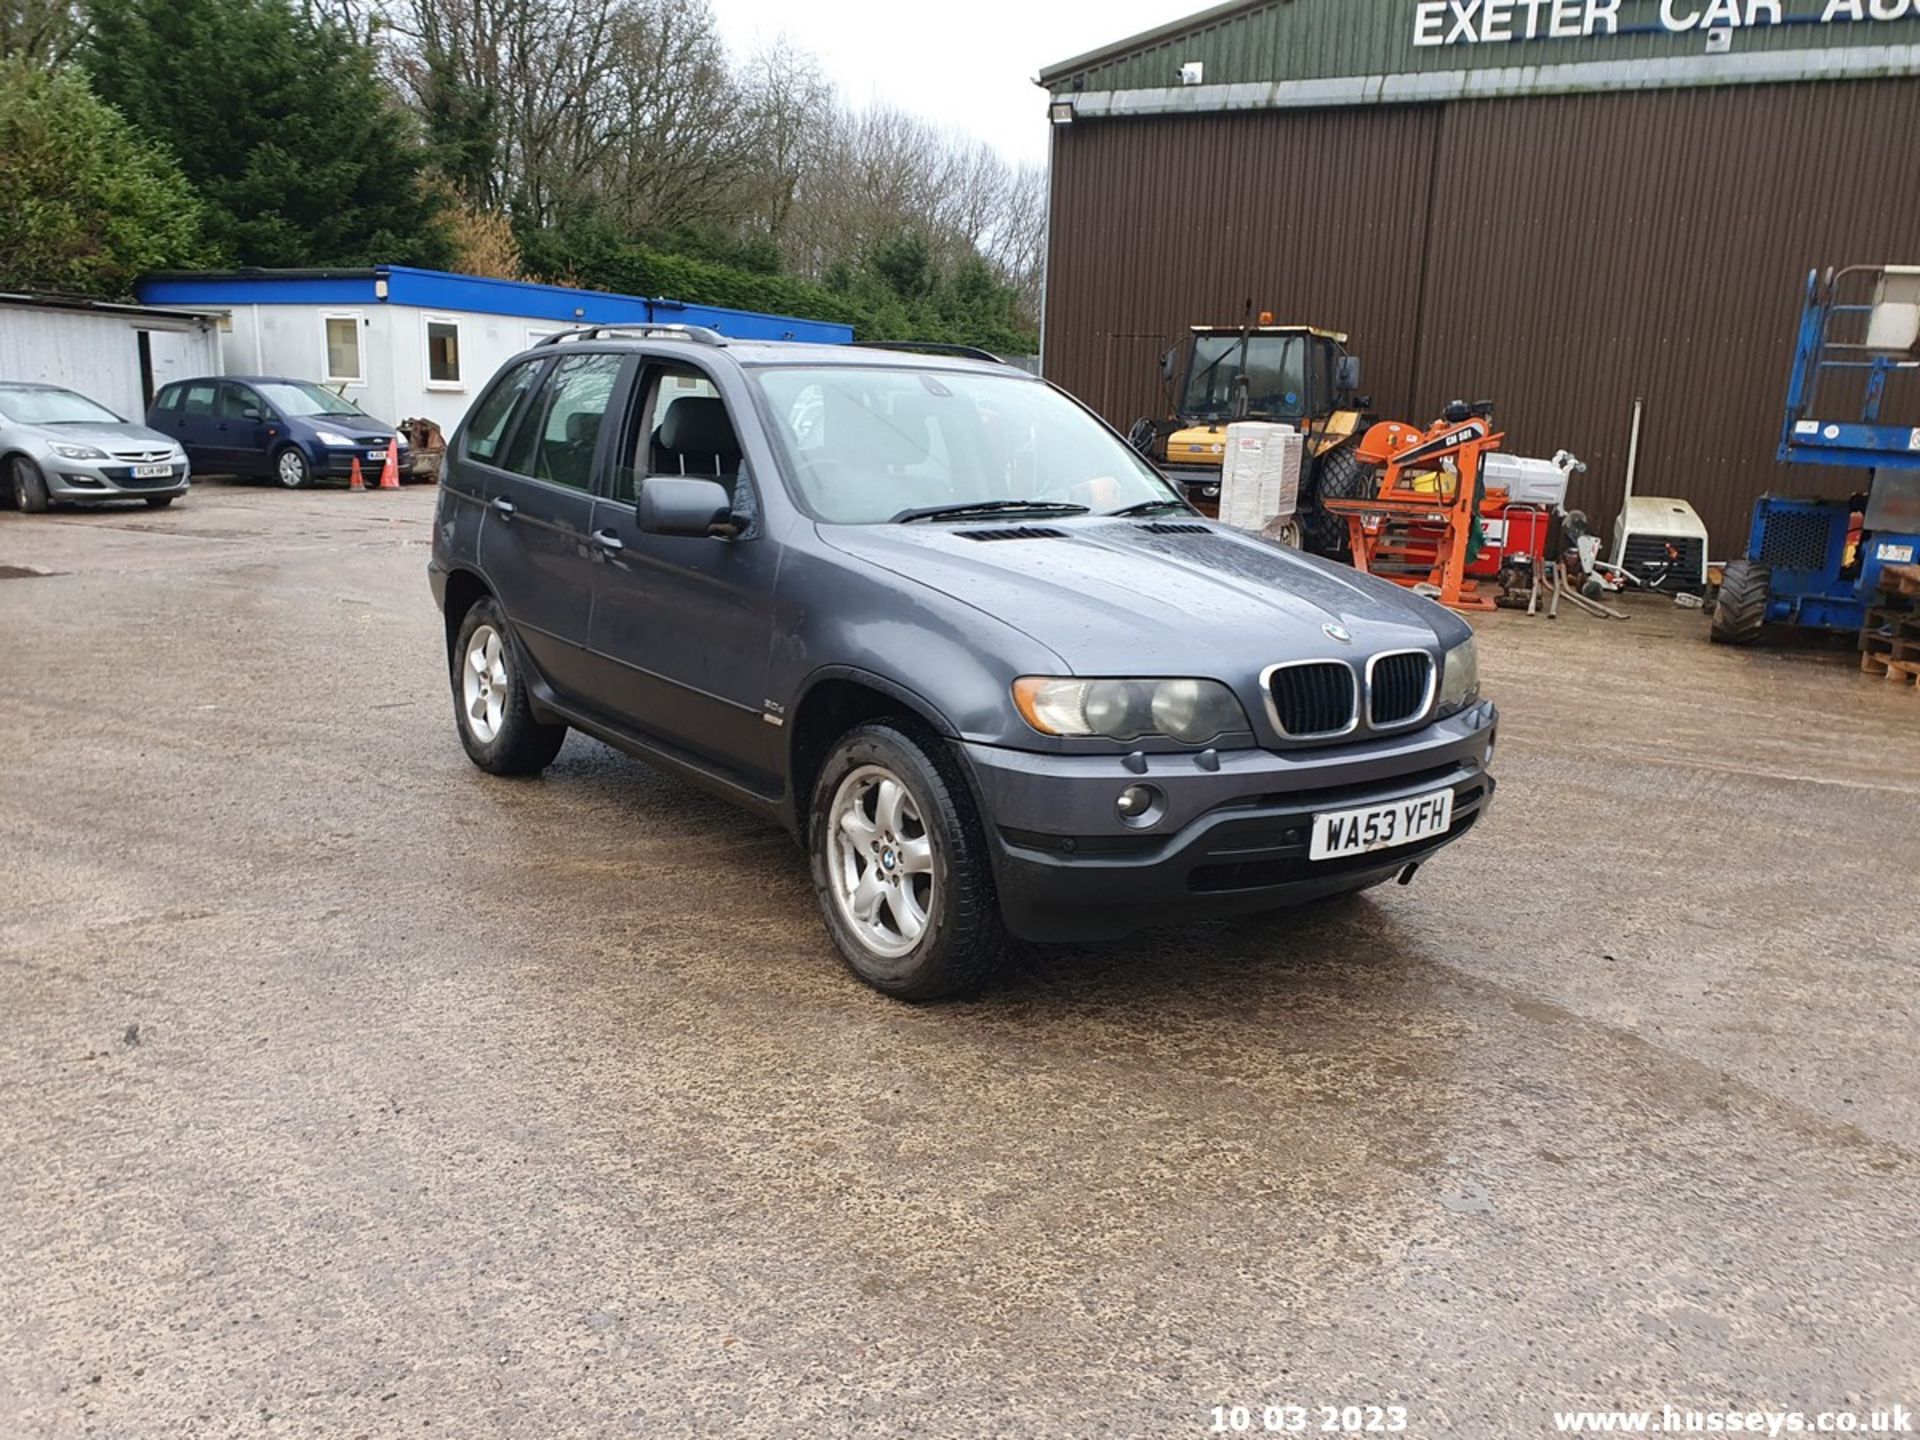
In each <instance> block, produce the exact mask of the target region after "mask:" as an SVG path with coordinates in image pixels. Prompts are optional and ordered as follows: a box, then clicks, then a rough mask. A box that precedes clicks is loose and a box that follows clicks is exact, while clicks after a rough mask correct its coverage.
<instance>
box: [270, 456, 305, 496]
mask: <svg viewBox="0 0 1920 1440" xmlns="http://www.w3.org/2000/svg"><path fill="white" fill-rule="evenodd" d="M273 478H274V479H275V480H278V481H279V482H280V483H281V485H283V486H285V487H286V488H287V489H289V490H304V489H306V488H307V486H309V485H310V484H312V483H313V467H312V466H310V465H309V464H307V457H306V456H304V455H302V454H301V453H300V451H299V449H298V448H297V447H296V446H293V445H286V446H282V447H281V450H280V453H279V454H278V455H275V456H274V457H273Z"/></svg>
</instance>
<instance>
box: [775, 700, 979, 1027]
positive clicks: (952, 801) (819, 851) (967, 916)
mask: <svg viewBox="0 0 1920 1440" xmlns="http://www.w3.org/2000/svg"><path fill="white" fill-rule="evenodd" d="M808 830H809V835H808V838H809V847H808V848H809V850H810V851H811V855H812V861H813V883H814V889H815V891H816V892H817V893H818V895H819V897H820V908H821V912H822V913H823V914H824V915H825V917H826V921H827V930H828V932H829V933H830V934H831V935H832V936H833V940H834V944H835V945H836V946H837V947H838V948H839V951H840V955H841V958H842V959H844V960H845V961H846V963H847V967H848V968H849V969H851V970H852V971H853V973H854V974H855V975H857V976H859V977H860V978H861V979H862V980H864V981H866V983H867V984H869V985H871V986H873V987H874V989H876V990H879V991H881V992H882V993H884V994H887V995H891V996H893V997H895V998H896V999H900V1000H938V999H943V998H945V997H947V996H951V995H957V994H962V993H964V992H966V991H969V990H972V989H973V988H975V987H976V986H977V985H979V984H980V982H981V981H982V980H984V979H985V978H986V977H987V976H988V975H989V974H990V973H991V972H992V971H993V970H994V968H995V967H996V966H997V965H998V963H999V961H1000V959H1001V957H1002V955H1003V953H1004V951H1005V947H1006V935H1005V931H1004V929H1003V927H1002V925H1001V922H1000V910H999V903H998V901H997V899H996V897H995V894H994V888H993V875H992V871H991V870H990V869H989V866H988V860H987V848H986V840H985V836H984V833H983V832H982V830H981V826H980V819H979V816H978V814H977V813H976V812H975V810H974V806H973V800H972V797H971V796H970V795H969V794H968V791H967V788H966V783H965V781H964V780H963V779H962V778H961V777H960V775H959V773H958V771H957V769H956V767H955V766H954V763H953V761H952V759H951V757H949V756H947V755H946V754H944V752H943V751H942V750H941V749H940V742H939V741H938V740H937V739H935V738H934V737H932V736H930V735H922V734H921V733H919V732H917V731H912V730H909V729H908V728H906V727H904V726H902V725H899V724H893V723H876V724H870V725H862V726H860V727H859V728H858V729H856V730H853V731H851V732H849V733H848V734H847V735H846V736H845V737H844V738H843V739H842V740H841V741H840V743H839V744H838V745H837V746H835V747H834V751H833V753H832V755H830V756H829V757H828V758H827V763H826V764H825V766H824V767H822V769H821V772H820V779H819V782H818V784H816V785H815V787H814V792H813V804H812V814H811V819H810V823H809V827H808Z"/></svg>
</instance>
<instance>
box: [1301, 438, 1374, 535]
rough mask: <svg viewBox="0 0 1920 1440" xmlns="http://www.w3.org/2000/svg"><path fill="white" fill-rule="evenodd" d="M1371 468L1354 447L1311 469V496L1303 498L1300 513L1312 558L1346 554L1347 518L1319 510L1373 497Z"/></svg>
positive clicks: (1324, 457)
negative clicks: (1328, 504) (1331, 502)
mask: <svg viewBox="0 0 1920 1440" xmlns="http://www.w3.org/2000/svg"><path fill="white" fill-rule="evenodd" d="M1376 479H1377V477H1376V475H1375V472H1374V468H1373V466H1371V465H1369V464H1367V463H1366V462H1365V461H1364V460H1362V459H1361V458H1360V456H1359V454H1358V453H1357V447H1356V446H1354V445H1352V444H1347V445H1343V446H1341V448H1340V449H1338V450H1336V451H1334V452H1333V454H1331V455H1327V456H1323V457H1322V458H1321V460H1320V462H1319V464H1317V465H1315V466H1314V477H1313V485H1312V494H1310V495H1307V496H1303V497H1302V500H1303V503H1302V505H1301V510H1300V519H1301V524H1302V528H1303V529H1304V531H1305V533H1306V539H1307V549H1309V550H1311V551H1312V552H1313V553H1314V554H1316V555H1327V556H1332V557H1336V558H1337V557H1339V556H1343V555H1345V554H1346V553H1347V552H1348V549H1349V546H1348V535H1347V517H1346V516H1344V515H1335V514H1333V513H1331V512H1330V511H1327V510H1323V509H1322V508H1321V506H1320V502H1321V501H1322V500H1361V499H1365V498H1366V497H1367V496H1369V495H1371V494H1373V493H1374V485H1375V484H1376Z"/></svg>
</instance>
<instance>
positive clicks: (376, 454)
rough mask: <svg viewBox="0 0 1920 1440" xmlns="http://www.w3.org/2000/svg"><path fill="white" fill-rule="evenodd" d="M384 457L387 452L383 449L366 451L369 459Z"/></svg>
mask: <svg viewBox="0 0 1920 1440" xmlns="http://www.w3.org/2000/svg"><path fill="white" fill-rule="evenodd" d="M386 458H387V452H386V451H384V450H369V451H367V459H369V460H384V459H386Z"/></svg>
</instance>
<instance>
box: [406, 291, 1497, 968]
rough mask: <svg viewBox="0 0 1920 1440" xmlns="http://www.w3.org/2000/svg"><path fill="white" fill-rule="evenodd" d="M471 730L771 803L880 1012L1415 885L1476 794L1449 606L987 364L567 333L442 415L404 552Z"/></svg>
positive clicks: (1477, 807) (1469, 639)
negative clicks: (880, 996)
mask: <svg viewBox="0 0 1920 1440" xmlns="http://www.w3.org/2000/svg"><path fill="white" fill-rule="evenodd" d="M430 570H431V578H432V584H433V590H434V594H435V596H436V598H437V599H438V601H439V604H440V606H441V609H442V611H443V612H444V615H445V621H446V639H447V656H448V673H449V675H450V677H451V681H452V688H453V700H454V709H455V714H456V721H457V724H458V728H459V734H460V739H461V741H462V743H463V744H464V746H465V747H466V751H467V754H468V755H469V756H470V757H472V759H473V761H474V763H475V764H477V765H479V766H480V767H481V768H482V769H485V770H488V771H491V772H493V773H495V774H503V775H525V774H531V773H533V772H536V771H539V770H540V769H542V768H543V767H545V766H546V765H547V764H548V763H549V762H550V761H551V760H552V759H553V758H554V756H555V754H556V753H557V752H558V751H559V749H560V745H561V742H562V740H563V739H564V738H565V736H566V732H567V730H568V729H569V728H570V727H571V728H574V729H578V730H581V731H584V732H585V733H587V734H589V735H592V736H595V737H597V738H598V739H600V740H603V741H605V742H607V743H609V744H611V745H614V746H617V747H619V748H620V749H622V750H625V751H627V752H629V753H631V754H633V755H635V756H638V757H639V758H641V759H643V760H645V761H647V762H648V763H650V764H654V765H658V766H660V767H662V768H664V769H667V770H670V771H672V772H674V773H676V774H678V775H681V776H683V777H685V778H686V779H688V780H691V781H693V782H694V783H696V784H699V785H702V786H705V787H708V788H709V789H712V790H715V791H718V792H719V793H721V794H722V795H725V796H727V797H728V798H730V799H732V800H734V801H736V802H738V803H739V804H740V805H742V806H744V807H745V808H747V809H749V810H752V811H754V812H756V813H758V814H761V815H763V816H766V817H769V818H771V819H775V820H777V821H779V822H780V823H782V824H784V825H785V826H787V827H788V828H789V829H790V830H791V831H792V832H793V833H794V835H796V836H797V837H798V838H799V839H800V840H801V841H802V842H803V843H804V845H805V846H806V849H807V851H808V853H809V855H810V857H811V860H812V869H813V881H814V886H815V888H816V890H817V891H818V893H819V899H820V907H821V911H822V913H823V915H824V916H825V919H826V925H827V929H828V930H829V932H830V933H831V934H832V936H833V939H834V941H835V943H836V945H837V947H838V949H839V951H840V953H841V954H842V955H843V956H844V957H845V959H846V961H847V963H848V965H849V966H850V967H851V968H852V969H853V970H854V972H855V973H856V974H857V975H859V977H860V978H861V979H863V980H865V981H867V982H868V983H869V984H871V985H874V986H876V987H877V988H879V989H881V990H883V991H885V992H887V993H888V994H891V995H895V996H899V997H902V998H906V999H930V998H934V997H937V996H942V995H948V994H952V993H954V992H956V991H960V990H964V989H966V988H969V987H971V986H973V985H975V984H976V983H977V982H978V981H979V980H980V979H981V978H982V977H983V976H984V975H985V974H986V973H987V972H988V971H989V970H990V969H991V968H992V966H993V965H994V963H995V961H996V959H997V958H998V956H999V955H1000V953H1001V950H1002V947H1003V944H1004V941H1005V939H1006V937H1007V936H1008V935H1009V934H1012V935H1014V936H1019V937H1023V938H1026V939H1036V940H1057V939H1073V938H1092V937H1113V936H1118V935H1123V934H1126V933H1129V932H1131V931H1133V930H1136V929H1139V928H1141V927H1143V926H1149V925H1160V924H1168V923H1173V922H1178V921H1182V920H1186V919H1191V918H1198V917H1205V916H1218V915H1232V914H1238V913H1246V912H1251V911H1259V910H1265V909H1270V908H1276V907H1281V906H1287V905H1293V904H1297V903H1300V902H1302V901H1307V900H1312V899H1316V898H1318V897H1322V896H1327V895H1334V894H1339V893H1342V892H1348V891H1356V890H1362V889H1365V888H1367V887H1369V886H1373V885H1378V884H1381V883H1383V882H1384V881H1387V880H1390V879H1393V878H1394V877H1396V876H1400V877H1403V878H1410V875H1411V872H1412V870H1413V869H1414V868H1415V867H1416V866H1417V865H1418V864H1419V863H1420V862H1421V861H1422V860H1424V859H1426V858H1427V857H1428V856H1430V855H1432V854H1433V853H1434V852H1435V851H1436V850H1438V849H1439V848H1440V847H1441V846H1443V845H1446V844H1448V843H1449V842H1451V841H1453V840H1455V839H1458V838H1459V837H1460V836H1461V835H1462V834H1463V833H1464V832H1465V831H1466V830H1467V829H1468V828H1469V827H1471V826H1472V825H1473V823H1474V822H1475V821H1476V820H1477V819H1478V818H1479V816H1480V815H1481V814H1482V813H1483V812H1484V811H1485V809H1486V806H1487V804H1488V802H1489V800H1490V799H1491V797H1492V794H1493V780H1492V778H1491V776H1489V774H1488V773H1487V764H1488V761H1489V760H1490V758H1491V756H1492V753H1493V745H1494V732H1495V727H1496V715H1495V711H1494V707H1493V705H1492V703H1491V702H1489V701H1487V700H1485V699H1483V698H1482V697H1481V694H1480V684H1479V677H1478V673H1477V669H1476V663H1475V658H1474V647H1473V635H1472V632H1471V630H1470V629H1469V627H1468V626H1467V625H1466V624H1465V623H1464V622H1463V621H1462V620H1461V619H1460V618H1459V617H1458V616H1456V615H1454V614H1452V613H1451V612H1449V611H1447V610H1444V609H1442V608H1440V607H1439V606H1437V605H1434V604H1432V603H1430V602H1429V601H1427V600H1424V599H1421V598H1419V597H1418V596H1416V595H1413V594H1412V593H1410V592H1409V591H1406V590H1404V589H1401V588H1399V587H1397V586H1394V585H1391V584H1388V583H1386V582H1384V581H1380V580H1376V579H1373V578H1370V577H1368V576H1365V575H1361V574H1358V573H1356V572H1354V571H1351V570H1348V569H1344V568H1341V567H1339V566H1336V565H1333V564H1331V563H1328V562H1326V561H1322V560H1318V559H1314V558H1312V557H1309V556H1307V555H1304V554H1301V553H1300V552H1298V551H1294V550H1289V549H1285V548H1283V547H1281V546H1279V545H1277V544H1273V543H1270V542H1268V541H1265V540H1262V539H1258V538H1255V537H1253V536H1249V535H1246V534H1242V533H1240V532H1237V531H1234V530H1230V529H1227V528H1225V527H1223V526H1220V525H1217V524H1212V523H1209V522H1207V521H1204V520H1202V519H1200V518H1199V517H1198V516H1197V515H1195V514H1194V513H1193V512H1192V510H1191V509H1189V507H1188V506H1187V505H1186V503H1185V502H1184V501H1183V500H1181V499H1180V497H1179V496H1178V495H1177V494H1176V493H1175V491H1174V489H1173V488H1172V487H1171V486H1170V485H1169V484H1168V483H1167V482H1166V481H1165V480H1164V479H1162V478H1161V476H1160V475H1159V474H1158V473H1157V472H1155V471H1154V469H1153V468H1152V467H1151V466H1150V465H1148V464H1147V463H1146V462H1145V461H1144V460H1142V459H1141V458H1140V457H1139V455H1137V454H1136V453H1135V452H1134V451H1133V450H1132V449H1131V448H1129V447H1128V445H1127V444H1126V442H1125V441H1124V440H1123V439H1121V438H1120V436H1119V435H1117V434H1115V433H1114V432H1113V431H1112V430H1111V429H1110V428H1109V427H1108V426H1107V425H1105V424H1104V423H1103V422H1102V421H1100V420H1099V419H1098V418H1096V417H1095V416H1094V415H1093V414H1092V413H1091V412H1089V411H1088V410H1086V409H1085V408H1083V407H1082V406H1081V405H1079V404H1078V403H1077V402H1076V401H1074V400H1072V399H1071V398H1069V397H1068V396H1067V395H1065V394H1063V393H1062V392H1060V391H1058V390H1056V389H1055V388H1053V387H1052V386H1050V385H1048V384H1046V383H1044V382H1042V381H1039V380H1035V379H1033V378H1031V377H1029V376H1027V375H1025V374H1023V373H1021V372H1019V371H1017V370H1014V369H1012V368H1010V367H1007V366H1003V365H999V364H996V363H992V362H991V361H990V360H988V359H985V358H983V359H979V360H975V359H969V358H959V357H951V356H939V355H930V354H924V353H906V352H899V351H891V350H886V349H880V348H861V347H846V348H840V347H825V346H815V345H800V344H774V343H760V342H746V341H738V340H725V339H722V338H721V337H720V336H718V335H714V334H712V333H711V332H705V331H699V330H694V329H685V328H680V329H648V330H635V331H603V330H589V331H579V332H570V333H569V334H567V335H563V336H559V337H555V338H554V339H552V340H549V341H546V342H544V343H543V344H541V345H540V346H538V347H536V348H535V349H533V350H530V351H528V352H526V353H525V354H522V355H520V356H518V357H516V358H515V359H513V360H511V361H509V362H508V364H507V365H506V366H505V367H504V368H503V369H502V370H501V372H500V374H499V375H498V376H497V377H495V379H494V381H493V382H492V384H491V385H490V386H489V388H488V389H487V390H486V392H485V393H484V394H483V395H482V397H481V398H480V400H479V402H478V403H477V404H476V405H475V406H474V407H473V408H472V410H471V411H470V412H469V414H468V416H467V418H466V420H465V421H464V422H463V423H462V424H461V426H460V427H459V428H458V430H457V431H456V432H455V434H454V436H453V438H452V440H451V442H450V445H449V449H448V453H447V461H446V468H445V472H444V478H443V483H442V487H441V492H440V501H439V512H438V516H437V524H436V527H435V534H434V548H433V558H432V561H431V566H430Z"/></svg>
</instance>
